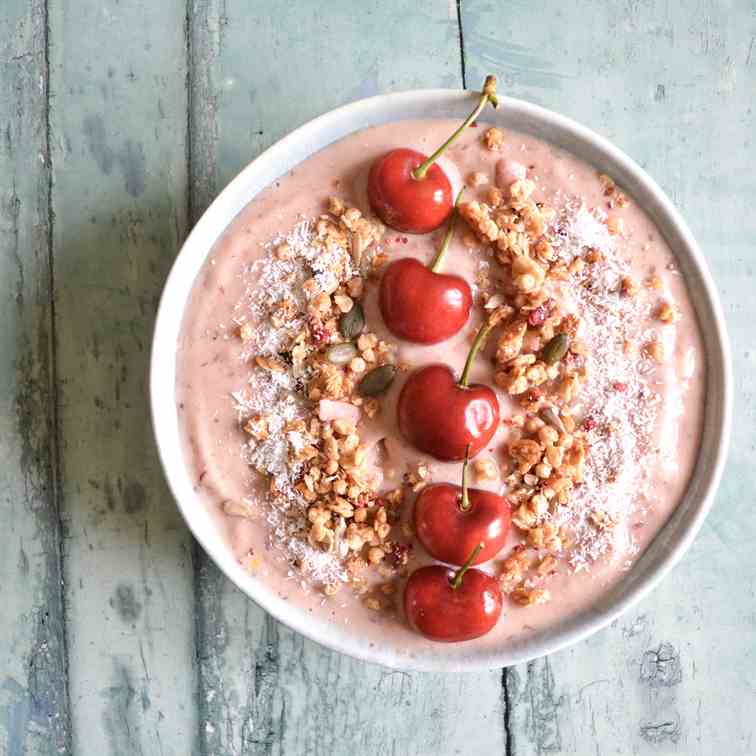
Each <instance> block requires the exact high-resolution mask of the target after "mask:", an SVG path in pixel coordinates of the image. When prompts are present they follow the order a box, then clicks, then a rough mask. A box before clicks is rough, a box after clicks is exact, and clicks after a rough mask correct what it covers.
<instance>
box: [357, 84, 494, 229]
mask: <svg viewBox="0 0 756 756" xmlns="http://www.w3.org/2000/svg"><path fill="white" fill-rule="evenodd" d="M488 102H490V103H492V104H493V106H494V107H498V104H499V101H498V99H497V97H496V77H495V76H488V77H486V81H485V84H484V85H483V91H482V92H481V94H480V100H479V102H478V105H477V107H476V108H475V110H474V111H473V112H472V113H471V114H470V115H469V116H468V117H467V119H466V120H465V122H464V123H463V124H462V125H461V126H460V127H459V128H458V129H457V130H456V131H455V132H454V133H453V134H452V135H451V136H450V137H449V138H448V139H447V140H446V141H445V142H444V143H443V144H442V145H441V147H439V148H438V149H437V150H436V151H435V152H434V153H433V154H432V155H431V156H430V157H426V156H425V155H423V154H422V153H421V152H418V151H417V150H410V149H407V148H404V147H402V148H399V149H396V150H392V151H391V152H389V153H387V154H385V155H383V156H382V157H380V158H378V159H377V160H376V161H375V162H374V163H373V165H372V166H371V167H370V175H369V176H368V200H369V201H370V206H371V207H372V208H373V211H374V212H375V213H376V215H378V217H379V218H380V219H381V220H382V221H383V222H384V223H385V224H386V225H387V226H390V227H391V228H395V229H396V230H398V231H406V232H408V233H413V234H426V233H428V232H429V231H433V229H435V228H438V227H439V226H440V225H441V224H442V223H443V222H444V221H445V220H446V219H447V218H448V217H449V214H450V213H451V211H452V188H451V183H450V181H449V178H448V177H447V175H446V174H445V173H444V171H443V170H442V169H441V168H440V167H439V166H438V165H436V160H438V158H439V157H440V156H441V155H442V154H443V153H444V152H445V151H446V150H447V149H448V147H449V146H450V145H451V144H452V143H453V142H455V141H456V139H457V138H458V137H459V135H460V134H461V133H462V132H463V131H464V130H465V129H466V128H467V127H468V126H469V125H470V124H471V123H472V122H473V121H474V120H475V118H476V117H477V116H478V114H479V113H480V112H481V111H482V110H483V108H484V107H485V106H486V104H487V103H488Z"/></svg>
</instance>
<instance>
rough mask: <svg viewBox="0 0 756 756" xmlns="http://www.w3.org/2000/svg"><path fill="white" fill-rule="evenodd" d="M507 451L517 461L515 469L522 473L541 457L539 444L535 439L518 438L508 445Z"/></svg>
mask: <svg viewBox="0 0 756 756" xmlns="http://www.w3.org/2000/svg"><path fill="white" fill-rule="evenodd" d="M509 453H510V455H511V456H512V459H514V460H515V462H517V470H518V472H519V473H520V474H524V473H526V472H528V470H530V468H531V467H533V466H534V465H536V464H537V463H538V461H539V460H540V459H541V453H542V451H541V445H540V444H539V443H538V442H537V441H532V440H529V439H520V440H519V441H513V442H512V443H511V444H510V445H509Z"/></svg>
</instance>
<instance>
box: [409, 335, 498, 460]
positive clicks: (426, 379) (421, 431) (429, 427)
mask: <svg viewBox="0 0 756 756" xmlns="http://www.w3.org/2000/svg"><path fill="white" fill-rule="evenodd" d="M494 325H495V321H489V322H488V323H485V324H484V325H483V326H481V328H480V330H479V331H478V335H477V336H476V338H475V342H474V343H473V345H472V347H471V348H470V353H469V354H468V355H467V361H466V362H465V368H464V370H463V371H462V377H461V378H460V380H459V383H457V382H456V381H455V380H454V373H452V371H451V369H450V368H449V367H447V366H446V365H428V366H426V367H423V368H420V369H419V370H416V371H415V372H414V373H412V375H410V377H409V378H407V380H406V382H405V384H404V386H402V390H401V392H400V394H399V401H398V402H397V408H396V410H397V420H398V423H399V430H400V431H401V433H402V435H403V436H404V437H405V438H406V439H407V440H408V441H409V442H410V443H411V444H412V445H413V446H414V447H415V448H416V449H418V450H419V451H421V452H424V453H426V454H430V455H432V456H434V457H435V458H436V459H440V460H442V461H444V462H452V461H458V460H461V459H464V458H465V453H466V450H467V448H468V446H469V448H470V452H469V455H470V457H474V456H475V455H476V454H477V453H478V452H479V451H480V450H481V449H482V448H483V447H484V446H485V445H486V444H487V443H488V442H489V441H490V440H491V438H492V437H493V435H494V433H496V429H497V428H498V427H499V401H498V399H497V398H496V394H495V393H494V392H493V390H492V389H490V388H489V387H488V386H484V385H483V384H480V383H475V384H473V385H472V386H468V377H469V374H470V369H471V368H472V365H473V362H474V361H475V356H476V355H477V353H478V350H479V349H480V347H481V345H482V344H483V341H484V340H485V338H486V336H487V335H488V333H489V331H490V330H491V328H492V327H493V326H494Z"/></svg>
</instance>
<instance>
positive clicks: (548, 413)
mask: <svg viewBox="0 0 756 756" xmlns="http://www.w3.org/2000/svg"><path fill="white" fill-rule="evenodd" d="M538 417H540V418H541V420H543V422H544V423H546V424H547V425H550V426H551V427H552V428H554V429H556V430H558V431H559V432H560V433H566V431H565V429H564V423H563V422H562V418H561V417H559V415H557V413H556V410H554V409H552V408H551V407H544V408H543V409H541V410H539V412H538Z"/></svg>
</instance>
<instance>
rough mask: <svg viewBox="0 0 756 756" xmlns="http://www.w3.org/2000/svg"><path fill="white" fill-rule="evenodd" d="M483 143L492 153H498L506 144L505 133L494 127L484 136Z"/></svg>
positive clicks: (487, 130)
mask: <svg viewBox="0 0 756 756" xmlns="http://www.w3.org/2000/svg"><path fill="white" fill-rule="evenodd" d="M483 143H484V144H485V145H486V148H487V149H489V150H491V151H492V152H498V151H499V150H500V149H501V147H502V145H503V144H504V132H503V131H502V130H501V129H497V128H496V127H495V126H492V127H491V128H490V129H486V132H485V133H484V134H483Z"/></svg>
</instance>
